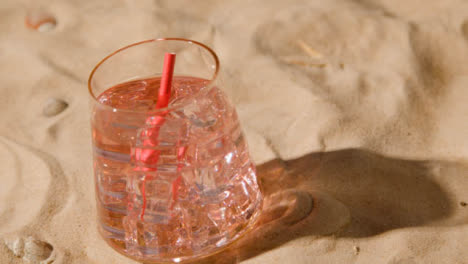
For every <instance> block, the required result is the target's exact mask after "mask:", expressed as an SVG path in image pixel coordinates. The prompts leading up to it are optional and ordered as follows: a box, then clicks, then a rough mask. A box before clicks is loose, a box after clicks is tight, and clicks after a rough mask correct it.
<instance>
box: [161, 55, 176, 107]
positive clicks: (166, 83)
mask: <svg viewBox="0 0 468 264" xmlns="http://www.w3.org/2000/svg"><path fill="white" fill-rule="evenodd" d="M175 57H176V55H175V54H174V53H166V54H165V55H164V66H163V72H162V76H161V86H160V87H159V95H158V102H157V103H156V108H157V109H158V108H165V107H167V105H168V104H169V98H170V97H171V87H172V75H173V74H174V64H175Z"/></svg>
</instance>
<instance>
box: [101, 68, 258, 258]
mask: <svg viewBox="0 0 468 264" xmlns="http://www.w3.org/2000/svg"><path fill="white" fill-rule="evenodd" d="M159 82H160V78H149V79H143V80H137V81H131V82H127V83H123V84H119V85H117V86H114V87H112V88H110V89H108V90H106V91H105V92H103V93H102V94H101V95H100V96H99V97H98V100H99V101H100V102H101V103H102V104H105V105H109V106H111V107H113V108H116V109H117V110H113V109H112V108H108V107H107V108H106V107H103V106H100V105H98V104H97V105H96V106H95V107H94V110H93V119H92V128H93V144H94V171H95V182H96V193H97V204H98V215H99V224H100V225H99V229H100V232H101V234H102V236H103V237H104V238H105V239H106V241H107V242H108V243H109V244H110V245H111V246H113V247H114V248H115V249H117V250H118V251H119V252H121V253H123V254H125V255H127V256H129V257H132V258H135V259H138V260H144V261H150V262H151V261H155V262H156V261H172V262H180V261H182V260H185V259H192V258H196V257H201V256H204V255H209V254H210V253H213V252H214V251H217V250H219V249H220V248H222V247H224V246H226V245H227V244H229V243H230V242H232V241H234V240H235V239H236V238H238V237H239V236H240V235H241V234H242V233H244V232H245V231H246V230H247V229H248V228H249V227H250V226H251V225H252V224H253V222H254V220H255V218H256V216H257V215H258V212H259V210H260V207H261V201H262V197H261V193H260V191H259V188H258V185H257V181H256V175H255V169H254V166H253V164H252V163H251V161H250V158H249V154H248V151H247V145H246V143H245V141H244V137H243V135H242V133H241V130H240V126H239V121H238V119H237V114H236V112H235V109H234V108H233V107H232V106H231V104H230V103H229V102H228V101H227V100H226V98H225V96H224V94H223V93H222V92H221V91H220V90H219V89H218V88H216V87H214V88H204V87H205V85H206V83H207V81H206V80H203V79H198V78H193V77H174V80H173V87H172V95H171V100H170V103H169V107H170V108H171V107H173V108H172V109H173V110H169V111H167V112H165V113H159V114H152V115H149V114H144V112H145V111H154V109H155V105H156V98H157V96H156V95H157V90H158V88H159ZM125 109H128V110H132V111H125ZM135 111H140V112H138V113H135ZM152 118H153V119H154V118H163V119H164V122H163V123H158V124H157V125H154V124H155V123H154V122H151V120H152ZM154 131H157V133H154ZM148 140H151V141H152V142H156V145H154V146H148V145H147V144H145V143H144V142H147V141H148ZM147 149H150V151H151V152H152V153H153V152H154V153H157V156H158V158H157V159H155V163H142V162H141V160H139V159H138V158H136V157H137V156H138V155H137V154H136V153H138V151H140V150H147ZM181 149H183V150H184V151H183V152H181V151H180V150H181Z"/></svg>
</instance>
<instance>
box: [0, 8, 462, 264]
mask: <svg viewBox="0 0 468 264" xmlns="http://www.w3.org/2000/svg"><path fill="white" fill-rule="evenodd" d="M0 14H1V16H0V76H1V85H0V91H1V95H0V161H1V166H0V180H1V184H0V237H1V239H0V263H52V262H53V263H135V262H133V261H131V260H129V259H127V258H125V257H123V256H121V255H119V254H118V253H116V252H115V251H113V250H112V249H111V248H109V247H108V246H107V245H106V244H105V243H104V241H103V240H102V239H100V237H99V236H98V234H97V232H96V221H95V218H96V209H95V204H94V191H93V190H94V185H93V177H92V164H91V160H92V159H91V156H90V155H91V137H90V127H89V119H88V118H89V108H88V97H87V96H88V94H87V88H86V81H87V77H88V74H89V72H90V71H91V69H92V68H93V67H94V65H95V64H96V63H97V62H98V61H99V60H100V59H101V58H102V57H104V56H105V55H107V54H108V53H110V52H112V51H114V50H115V49H117V48H120V47H122V46H123V45H126V44H130V43H133V42H136V41H140V40H143V39H149V38H153V37H165V36H177V37H187V38H193V39H196V40H199V41H201V42H204V43H206V44H208V45H209V46H211V47H213V49H214V50H216V52H217V53H218V54H219V56H220V59H221V65H222V70H223V75H222V76H221V78H222V81H223V83H224V86H223V87H222V88H223V89H224V90H225V91H226V93H227V94H228V95H229V97H230V98H231V99H232V101H233V102H234V103H235V105H236V107H237V109H238V113H239V116H240V119H241V122H242V125H243V129H244V132H245V135H246V137H247V140H248V142H249V145H250V152H251V154H252V156H253V158H254V159H255V161H256V163H257V164H258V171H259V180H260V182H261V184H262V187H263V189H264V193H265V196H266V201H265V211H264V213H263V215H262V216H261V221H260V224H259V226H258V227H257V229H256V231H255V232H253V233H251V234H250V235H248V236H246V237H244V238H243V239H242V240H241V241H239V242H238V243H236V244H234V245H233V246H232V247H231V248H230V249H229V250H228V251H226V252H224V253H221V254H219V255H216V256H213V257H211V258H210V259H207V260H206V261H205V263H237V262H240V261H245V263H278V264H279V263H296V264H302V263H303V264H311V263H369V264H375V263H389V264H390V263H391V264H397V263H400V264H403V263H404V264H407V263H468V251H467V250H466V248H467V246H468V205H467V203H468V191H467V190H468V187H467V186H468V177H467V176H468V104H467V102H468V89H467V87H468V77H467V76H468V75H467V72H468V64H467V63H466V60H467V58H468V3H467V2H466V1H462V0H458V1H456V0H446V1H437V0H424V1H423V0H404V1H403V0H394V1H383V0H375V1H371V0H355V1H351V0H346V1H345V0H341V1H340V0H329V1H318V0H290V1H284V0H257V1H247V0H237V1H218V0H206V1H197V2H196V3H195V1H191V0H183V1H172V0H171V1H169V0H152V1H150V0H143V1H123V0H115V1H110V0H109V1H94V0H81V1H56V0H52V1H45V0H40V1H32V0H21V1H17V0H3V1H2V2H1V4H0Z"/></svg>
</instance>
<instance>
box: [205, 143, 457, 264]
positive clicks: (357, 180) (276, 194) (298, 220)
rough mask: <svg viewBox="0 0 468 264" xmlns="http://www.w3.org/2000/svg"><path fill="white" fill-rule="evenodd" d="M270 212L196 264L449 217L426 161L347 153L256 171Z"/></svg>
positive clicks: (219, 263)
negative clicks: (306, 239)
mask: <svg viewBox="0 0 468 264" xmlns="http://www.w3.org/2000/svg"><path fill="white" fill-rule="evenodd" d="M257 171H258V178H259V182H260V184H261V186H262V188H263V193H264V196H265V204H264V210H263V212H262V215H261V216H260V220H259V221H258V224H257V226H256V227H255V229H254V230H253V231H252V232H250V233H249V234H247V235H246V236H245V237H243V238H241V239H240V240H239V241H237V242H235V243H234V244H233V245H231V246H230V247H229V248H228V249H227V250H225V251H223V252H221V253H218V254H216V255H213V256H211V257H208V258H206V259H204V260H202V261H200V260H199V261H197V262H196V263H216V264H231V263H238V262H240V261H242V260H245V259H248V258H251V257H254V256H257V255H259V254H261V253H263V252H265V251H268V250H270V249H273V248H275V247H278V246H280V245H282V244H284V243H286V242H288V241H291V240H294V239H297V238H299V237H304V236H324V235H330V234H333V235H334V236H336V237H367V236H374V235H377V234H380V233H382V232H385V231H389V230H392V229H397V228H404V227H413V226H421V225H424V224H427V223H429V222H431V221H434V220H437V219H442V218H444V217H446V216H448V215H450V213H451V211H452V210H453V208H452V206H451V205H450V201H449V199H448V196H447V195H446V193H445V192H444V191H443V190H442V189H441V188H440V187H439V185H438V184H437V183H436V182H434V181H433V180H432V179H431V170H430V168H429V167H428V166H427V164H426V162H424V161H409V160H399V159H394V158H387V157H384V156H382V155H378V154H375V153H372V152H369V151H365V150H359V149H348V150H341V151H334V152H327V153H313V154H308V155H305V156H303V157H300V158H297V159H294V160H288V161H282V160H273V161H270V162H268V163H265V164H262V165H259V166H257Z"/></svg>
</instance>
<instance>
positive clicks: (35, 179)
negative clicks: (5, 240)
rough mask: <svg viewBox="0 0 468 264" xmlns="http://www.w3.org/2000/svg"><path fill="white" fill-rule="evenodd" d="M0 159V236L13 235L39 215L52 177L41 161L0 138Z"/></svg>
mask: <svg viewBox="0 0 468 264" xmlns="http://www.w3.org/2000/svg"><path fill="white" fill-rule="evenodd" d="M0 160H2V162H3V164H2V166H0V175H1V177H2V184H0V201H2V202H0V220H1V221H0V223H1V224H0V233H4V232H13V231H15V230H18V229H20V228H21V227H23V226H25V225H27V224H28V222H30V221H32V220H33V219H34V217H35V216H36V215H37V214H39V211H40V209H41V208H42V205H43V204H44V203H45V202H46V201H45V198H46V195H47V189H48V186H49V184H50V181H51V177H50V172H49V168H48V167H47V164H45V163H44V161H43V160H41V159H40V158H38V157H37V156H36V155H34V154H33V153H31V152H30V151H27V150H26V149H25V148H23V147H21V146H19V145H17V144H15V143H13V142H11V141H9V140H5V139H4V138H0Z"/></svg>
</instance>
